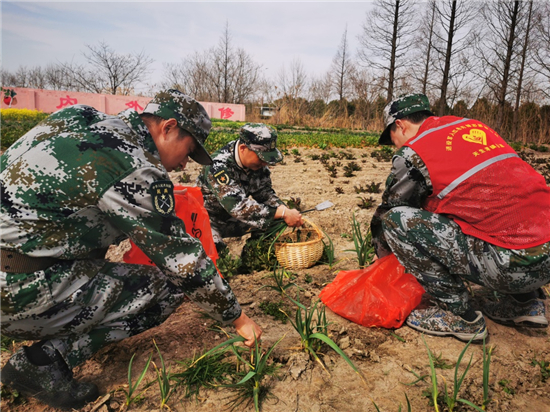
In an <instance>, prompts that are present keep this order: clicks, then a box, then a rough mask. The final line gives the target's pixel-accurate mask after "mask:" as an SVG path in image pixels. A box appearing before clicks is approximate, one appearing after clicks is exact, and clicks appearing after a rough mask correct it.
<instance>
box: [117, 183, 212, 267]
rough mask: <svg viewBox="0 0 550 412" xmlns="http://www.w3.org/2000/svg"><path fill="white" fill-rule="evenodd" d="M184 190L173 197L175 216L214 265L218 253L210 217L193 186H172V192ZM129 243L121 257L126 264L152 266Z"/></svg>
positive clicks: (139, 250)
mask: <svg viewBox="0 0 550 412" xmlns="http://www.w3.org/2000/svg"><path fill="white" fill-rule="evenodd" d="M184 189H187V191H186V192H185V193H184V194H175V195H174V197H175V200H176V204H175V212H176V216H178V217H179V218H180V219H181V220H183V222H184V223H185V230H186V231H187V233H188V234H189V235H191V236H193V237H194V238H197V239H199V240H200V241H201V243H202V247H203V248H204V251H205V252H206V254H207V255H208V257H209V258H210V259H212V261H213V262H214V264H215V263H216V260H217V259H218V252H217V251H216V245H215V243H214V239H213V238H212V229H211V228H210V217H209V216H208V212H207V211H206V209H205V208H204V198H203V197H202V192H201V189H200V188H199V187H194V186H193V187H192V186H174V191H181V190H184ZM130 243H131V244H132V248H131V249H130V250H129V251H128V252H126V253H125V254H124V257H123V259H124V261H125V262H126V263H133V264H137V265H151V266H154V263H153V262H152V261H151V259H149V258H148V257H147V255H146V254H145V253H143V252H142V251H141V249H140V248H138V247H137V246H136V245H135V243H134V242H132V241H130Z"/></svg>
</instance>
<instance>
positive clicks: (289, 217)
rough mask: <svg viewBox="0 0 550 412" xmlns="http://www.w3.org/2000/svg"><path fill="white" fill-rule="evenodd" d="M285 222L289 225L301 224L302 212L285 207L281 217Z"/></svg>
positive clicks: (302, 222)
mask: <svg viewBox="0 0 550 412" xmlns="http://www.w3.org/2000/svg"><path fill="white" fill-rule="evenodd" d="M283 219H284V220H285V223H286V224H287V225H289V226H291V227H297V226H302V225H303V224H304V221H303V220H302V214H301V213H300V212H299V211H298V210H297V209H287V210H286V212H285V216H284V218H283Z"/></svg>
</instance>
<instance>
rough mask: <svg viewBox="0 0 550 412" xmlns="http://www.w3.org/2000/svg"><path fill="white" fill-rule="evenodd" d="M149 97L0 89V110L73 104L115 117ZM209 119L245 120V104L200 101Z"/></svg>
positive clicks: (140, 108) (49, 110)
mask: <svg viewBox="0 0 550 412" xmlns="http://www.w3.org/2000/svg"><path fill="white" fill-rule="evenodd" d="M6 90H8V92H9V91H14V92H15V93H16V95H15V97H14V98H13V99H12V100H11V105H10V99H9V98H7V97H5V96H6V94H5V91H6ZM149 100H151V98H150V97H140V96H119V95H116V96H114V95H110V94H93V93H80V92H64V91H57V90H41V89H25V88H22V87H12V88H3V89H2V99H1V104H0V107H1V108H2V109H7V108H9V107H11V108H14V109H30V110H40V111H42V112H45V113H53V112H56V111H57V110H59V109H62V108H64V107H67V106H72V105H73V104H85V105H88V106H92V107H95V108H96V109H97V110H99V111H102V112H104V113H107V114H117V113H120V112H121V111H123V110H126V109H128V108H132V109H136V110H137V111H138V112H141V111H143V109H144V108H145V106H147V103H148V102H149ZM201 104H202V105H203V106H204V108H205V109H206V111H207V113H208V114H209V115H210V117H213V118H216V119H229V120H237V121H244V120H245V107H244V104H226V103H209V102H201Z"/></svg>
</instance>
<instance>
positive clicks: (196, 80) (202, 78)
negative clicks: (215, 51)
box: [162, 52, 215, 101]
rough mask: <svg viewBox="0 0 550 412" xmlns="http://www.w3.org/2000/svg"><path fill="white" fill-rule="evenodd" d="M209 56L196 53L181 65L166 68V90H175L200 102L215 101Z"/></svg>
mask: <svg viewBox="0 0 550 412" xmlns="http://www.w3.org/2000/svg"><path fill="white" fill-rule="evenodd" d="M209 63H210V61H209V56H208V53H207V52H203V53H199V52H195V53H193V54H192V55H191V56H188V57H187V58H185V59H183V60H182V61H181V63H179V64H166V65H165V66H164V81H163V82H162V86H163V87H164V88H174V89H178V90H181V91H182V92H184V93H186V94H188V95H190V96H192V97H194V98H195V99H197V100H199V101H212V100H215V98H214V96H213V95H212V93H211V92H212V90H211V87H210V86H209V81H210V75H209V70H210V66H209Z"/></svg>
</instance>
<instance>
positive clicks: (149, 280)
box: [2, 261, 184, 368]
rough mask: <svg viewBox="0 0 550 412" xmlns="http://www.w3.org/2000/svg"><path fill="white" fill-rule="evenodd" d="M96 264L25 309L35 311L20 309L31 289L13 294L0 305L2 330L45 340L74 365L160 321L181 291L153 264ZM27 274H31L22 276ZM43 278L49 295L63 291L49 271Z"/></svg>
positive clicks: (180, 295) (69, 363)
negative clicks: (47, 302) (45, 302)
mask: <svg viewBox="0 0 550 412" xmlns="http://www.w3.org/2000/svg"><path fill="white" fill-rule="evenodd" d="M92 262H95V263H97V262H98V261H92ZM101 263H102V264H101V265H100V266H99V267H100V270H99V271H98V272H95V271H94V273H92V274H91V275H90V279H89V281H87V282H86V283H84V284H83V285H81V286H80V287H79V288H78V289H77V290H76V291H74V292H72V293H71V294H69V295H68V296H66V297H65V298H64V299H63V300H61V301H59V302H58V303H56V304H55V305H54V306H52V307H50V308H49V309H47V310H46V311H44V312H41V313H36V310H33V311H30V312H35V313H28V315H27V314H25V311H24V308H25V303H27V302H30V300H31V299H33V298H34V297H35V296H33V295H32V290H30V294H28V295H25V293H18V294H17V296H16V297H12V298H11V300H12V301H13V300H14V299H15V301H14V305H13V306H12V307H11V310H9V311H4V309H6V308H5V306H4V305H3V311H2V333H3V334H5V335H6V336H9V337H12V338H17V339H24V340H43V341H46V342H44V345H45V346H46V347H50V348H55V349H57V350H58V351H59V352H60V354H61V356H62V357H63V359H64V360H65V361H66V362H67V364H68V365H69V367H71V368H74V367H75V366H77V365H79V364H81V363H82V362H84V361H86V360H87V359H89V358H90V357H91V356H92V355H93V354H94V353H95V352H97V351H98V350H100V349H101V348H103V347H104V346H105V345H107V344H109V343H113V342H117V341H120V340H122V339H125V338H128V337H130V336H133V335H136V334H138V333H141V332H143V331H145V330H148V329H150V328H152V327H154V326H157V325H160V324H161V323H162V322H163V321H164V320H165V319H166V318H167V317H168V316H169V315H170V314H171V313H172V312H173V311H174V310H175V309H176V308H177V307H178V306H179V305H180V304H181V302H182V301H183V299H184V294H183V292H182V291H181V290H180V289H179V288H177V287H176V286H174V285H173V284H172V283H171V282H169V281H168V280H167V278H166V277H165V275H164V274H163V273H162V272H161V271H160V270H159V269H158V268H157V267H154V266H145V265H130V264H125V263H112V262H107V261H102V262H101ZM42 272H43V271H42ZM36 273H38V272H36ZM13 275H16V276H21V274H13ZM33 275H36V274H24V275H22V276H33ZM47 279H48V280H49V282H48V284H47V285H45V286H46V287H47V288H49V290H50V291H51V293H52V296H61V295H63V292H62V291H60V290H56V289H59V288H60V285H62V283H60V282H59V278H56V276H55V273H53V274H52V273H50V274H49V275H48V276H47ZM27 289H30V288H27ZM2 292H3V297H4V291H2ZM35 292H36V291H35ZM13 308H20V310H19V311H14V310H13Z"/></svg>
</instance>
